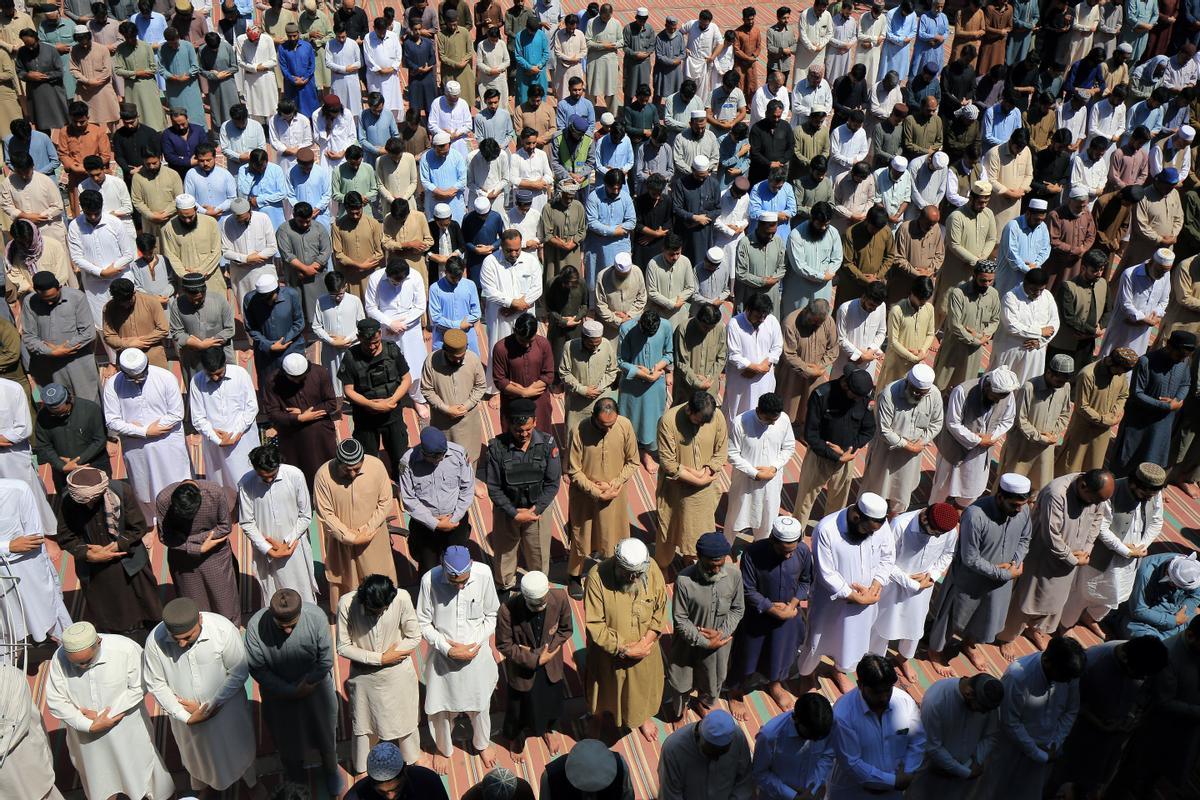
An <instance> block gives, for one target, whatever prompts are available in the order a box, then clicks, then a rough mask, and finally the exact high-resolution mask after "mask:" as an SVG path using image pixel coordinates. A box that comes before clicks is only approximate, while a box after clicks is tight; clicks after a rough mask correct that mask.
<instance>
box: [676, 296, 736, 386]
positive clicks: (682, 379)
mask: <svg viewBox="0 0 1200 800" xmlns="http://www.w3.org/2000/svg"><path fill="white" fill-rule="evenodd" d="M674 345H675V347H674V352H675V372H674V378H673V380H672V383H671V405H678V404H680V403H686V402H687V401H688V398H689V397H691V395H692V392H695V391H696V390H697V389H703V390H704V391H706V392H708V393H709V394H711V395H712V396H713V397H715V398H717V400H718V401H719V400H720V399H721V396H720V395H721V376H722V375H723V374H725V359H726V356H727V355H728V348H729V345H728V342H727V340H726V338H725V324H724V323H721V322H718V323H717V324H716V325H715V326H714V327H713V329H712V330H709V331H705V330H704V326H702V325H701V324H700V322H699V321H698V320H696V319H695V318H693V319H691V320H689V321H688V324H687V325H685V326H683V327H682V328H677V329H676V330H675V342H674ZM706 380H708V381H712V385H711V386H709V387H707V388H704V387H702V386H700V383H701V382H702V381H706Z"/></svg>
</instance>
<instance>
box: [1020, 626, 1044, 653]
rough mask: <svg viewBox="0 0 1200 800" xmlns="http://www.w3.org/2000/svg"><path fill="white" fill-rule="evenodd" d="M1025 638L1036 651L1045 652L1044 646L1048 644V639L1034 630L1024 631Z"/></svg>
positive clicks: (1040, 632)
mask: <svg viewBox="0 0 1200 800" xmlns="http://www.w3.org/2000/svg"><path fill="white" fill-rule="evenodd" d="M1025 638H1026V639H1028V640H1029V641H1031V642H1033V646H1034V647H1036V648H1037V649H1038V650H1045V649H1046V645H1048V644H1050V637H1049V636H1048V635H1046V634H1045V633H1043V632H1042V631H1039V630H1037V629H1036V628H1030V629H1028V630H1027V631H1025Z"/></svg>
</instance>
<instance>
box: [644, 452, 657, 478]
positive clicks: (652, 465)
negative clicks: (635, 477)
mask: <svg viewBox="0 0 1200 800" xmlns="http://www.w3.org/2000/svg"><path fill="white" fill-rule="evenodd" d="M642 466H643V467H645V468H646V472H648V473H650V474H651V475H655V474H657V473H658V463H657V462H656V461H655V460H654V456H652V455H650V453H649V452H645V453H642Z"/></svg>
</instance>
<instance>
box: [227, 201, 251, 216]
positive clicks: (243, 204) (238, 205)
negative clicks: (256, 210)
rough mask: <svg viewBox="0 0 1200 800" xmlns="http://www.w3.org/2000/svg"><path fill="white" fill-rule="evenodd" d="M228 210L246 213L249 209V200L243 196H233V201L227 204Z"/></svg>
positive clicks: (235, 212) (234, 212)
mask: <svg viewBox="0 0 1200 800" xmlns="http://www.w3.org/2000/svg"><path fill="white" fill-rule="evenodd" d="M229 211H230V213H232V214H246V213H249V211H250V201H249V200H247V199H246V198H244V197H235V198H233V202H232V203H230V204H229Z"/></svg>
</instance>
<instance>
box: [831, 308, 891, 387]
mask: <svg viewBox="0 0 1200 800" xmlns="http://www.w3.org/2000/svg"><path fill="white" fill-rule="evenodd" d="M834 320H835V321H836V322H837V339H838V351H839V352H838V357H837V361H835V362H833V371H832V372H830V375H832V376H833V377H834V378H840V377H841V376H842V373H843V372H845V370H846V365H848V364H849V363H850V362H851V361H854V360H855V359H858V358H861V357H862V354H863V351H864V350H874V351H875V352H876V353H878V352H880V351H881V348H882V347H883V342H884V340H885V339H887V306H886V305H885V304H883V303H880V304H879V307H878V308H876V309H875V310H874V311H867V310H866V309H865V308H863V304H862V299H861V298H855V299H853V300H851V301H850V302H849V303H842V304H841V305H840V306H838V309H837V311H835V312H834ZM859 366H860V367H863V368H864V369H866V371H867V374H868V375H870V376H871V378H872V380H873V379H874V378H875V376H876V375H878V374H879V362H878V361H876V360H875V359H871V360H870V361H868V362H867V363H866V365H865V366H864V365H862V364H860V365H859Z"/></svg>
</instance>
